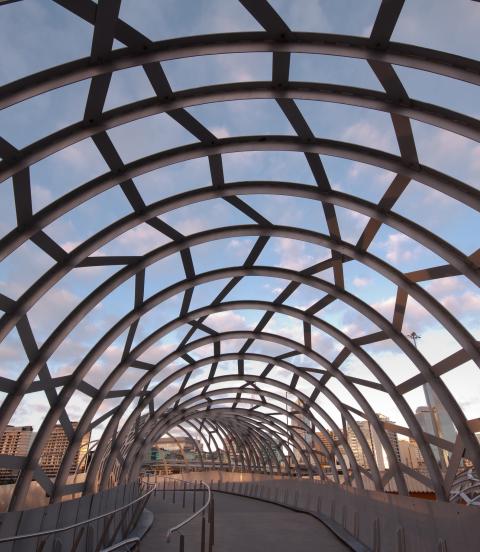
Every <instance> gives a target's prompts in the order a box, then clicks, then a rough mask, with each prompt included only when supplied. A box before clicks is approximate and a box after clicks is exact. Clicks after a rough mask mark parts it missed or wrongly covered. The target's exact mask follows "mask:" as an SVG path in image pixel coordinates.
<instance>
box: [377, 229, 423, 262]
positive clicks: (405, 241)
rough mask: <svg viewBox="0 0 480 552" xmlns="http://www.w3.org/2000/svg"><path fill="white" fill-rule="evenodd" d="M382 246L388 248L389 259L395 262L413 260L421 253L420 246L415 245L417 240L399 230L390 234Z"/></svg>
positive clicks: (387, 255)
mask: <svg viewBox="0 0 480 552" xmlns="http://www.w3.org/2000/svg"><path fill="white" fill-rule="evenodd" d="M382 246H383V247H384V248H385V249H386V257H387V259H388V260H389V261H391V262H392V263H394V264H398V263H400V262H408V261H411V260H413V259H416V258H417V257H418V256H419V254H420V248H419V247H418V246H416V245H415V242H414V241H413V240H411V239H410V238H409V237H408V236H405V235H404V234H400V233H398V232H397V233H394V234H389V236H388V238H387V240H386V241H385V242H383V243H382Z"/></svg>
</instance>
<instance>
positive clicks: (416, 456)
mask: <svg viewBox="0 0 480 552" xmlns="http://www.w3.org/2000/svg"><path fill="white" fill-rule="evenodd" d="M398 447H399V450H400V461H401V462H402V464H405V465H406V466H408V467H409V468H412V469H414V470H418V469H419V468H421V467H422V466H423V458H422V455H421V453H420V449H419V448H418V445H417V443H416V441H415V440H414V439H410V440H408V441H407V440H402V441H399V442H398Z"/></svg>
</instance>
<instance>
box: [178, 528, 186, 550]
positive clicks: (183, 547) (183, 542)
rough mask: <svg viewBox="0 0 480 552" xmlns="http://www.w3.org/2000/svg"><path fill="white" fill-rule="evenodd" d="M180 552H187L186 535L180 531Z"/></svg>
mask: <svg viewBox="0 0 480 552" xmlns="http://www.w3.org/2000/svg"><path fill="white" fill-rule="evenodd" d="M178 550H179V552H185V537H184V536H183V535H182V534H181V533H180V547H179V549H178Z"/></svg>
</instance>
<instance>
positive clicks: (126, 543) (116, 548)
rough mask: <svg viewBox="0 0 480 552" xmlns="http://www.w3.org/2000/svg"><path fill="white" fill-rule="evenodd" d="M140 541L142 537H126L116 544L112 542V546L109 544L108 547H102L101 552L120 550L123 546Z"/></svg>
mask: <svg viewBox="0 0 480 552" xmlns="http://www.w3.org/2000/svg"><path fill="white" fill-rule="evenodd" d="M134 542H135V543H137V545H138V543H139V542H140V537H130V538H129V539H125V540H123V541H120V542H117V543H116V544H112V546H109V547H108V548H102V551H101V552H112V551H113V550H118V549H119V548H121V547H122V546H127V545H129V544H133V543H134Z"/></svg>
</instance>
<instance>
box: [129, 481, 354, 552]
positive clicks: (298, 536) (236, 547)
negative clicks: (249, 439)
mask: <svg viewBox="0 0 480 552" xmlns="http://www.w3.org/2000/svg"><path fill="white" fill-rule="evenodd" d="M200 496H201V495H200V494H197V504H196V508H197V509H198V507H199V505H200V504H199V502H200V501H201V498H200ZM192 497H193V493H192V492H189V491H187V492H186V493H185V508H183V507H182V506H183V491H177V492H176V496H175V504H173V503H172V498H173V497H172V492H171V491H167V493H166V496H165V500H164V499H163V493H162V492H161V491H159V492H158V493H157V495H156V496H155V497H152V499H151V500H150V502H149V505H148V509H149V510H151V511H152V512H153V513H154V516H155V519H154V523H153V526H152V528H151V529H150V531H149V532H148V533H147V535H146V536H145V538H144V539H143V540H142V543H141V548H140V549H141V551H142V552H162V551H172V552H173V551H178V550H179V537H178V536H173V537H172V540H171V543H169V544H167V543H166V542H165V534H166V531H167V529H168V528H169V527H171V526H173V525H175V524H177V523H180V522H181V521H183V520H184V519H185V518H186V517H188V515H190V514H191V513H192V511H193V510H192V508H193V500H192ZM214 499H215V545H214V548H213V550H214V551H215V552H245V551H248V552H265V550H267V551H269V550H271V551H272V552H287V551H288V552H294V551H298V550H301V551H302V552H309V551H312V552H313V551H318V550H322V552H344V551H347V550H350V548H348V547H347V546H346V545H345V544H343V543H342V542H341V541H340V540H339V539H338V538H337V537H336V536H335V535H334V534H333V533H332V532H331V531H329V530H328V529H327V528H326V527H325V526H324V525H323V524H322V523H321V522H320V521H318V520H316V519H314V518H313V517H311V516H309V515H306V514H301V513H296V512H293V511H291V510H289V509H287V508H283V507H281V506H277V505H274V504H269V503H266V502H262V501H259V500H254V499H251V498H246V497H241V496H235V495H230V494H224V493H218V492H215V493H214ZM200 503H201V502H200ZM206 531H207V534H208V524H206ZM183 532H184V535H185V552H199V551H200V532H201V518H200V517H198V518H196V519H195V520H193V521H192V522H191V523H189V524H188V526H186V527H185V529H184V531H183ZM206 550H208V547H206Z"/></svg>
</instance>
